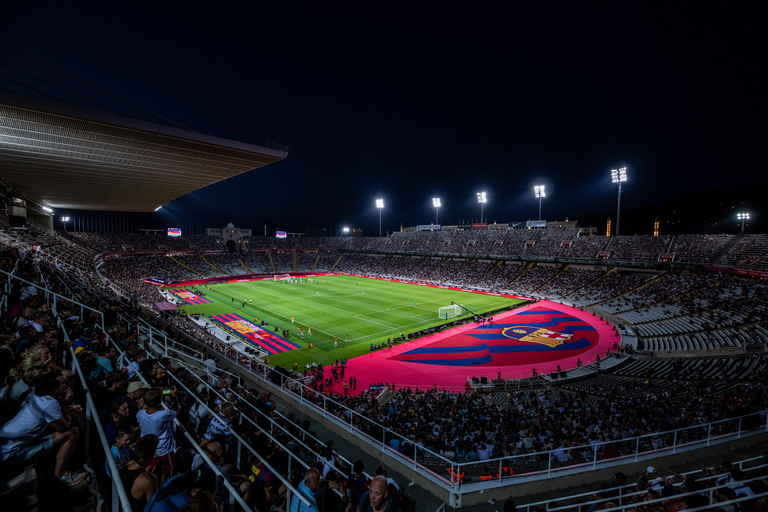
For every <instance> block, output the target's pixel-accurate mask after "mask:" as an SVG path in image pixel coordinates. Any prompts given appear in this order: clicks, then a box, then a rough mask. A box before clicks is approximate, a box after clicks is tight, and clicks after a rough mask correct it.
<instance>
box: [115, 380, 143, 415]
mask: <svg viewBox="0 0 768 512" xmlns="http://www.w3.org/2000/svg"><path fill="white" fill-rule="evenodd" d="M147 389H149V386H148V385H147V384H144V383H143V382H141V381H140V380H135V381H133V382H129V383H128V386H127V388H126V390H125V394H124V395H122V396H118V397H117V398H116V400H120V401H121V402H125V403H126V404H128V412H129V414H128V419H127V420H126V421H127V422H128V423H130V424H131V425H133V426H138V425H139V423H138V421H137V420H136V415H137V414H138V413H139V411H140V410H141V408H142V407H144V401H143V400H142V399H143V398H144V392H145V391H146V390H147Z"/></svg>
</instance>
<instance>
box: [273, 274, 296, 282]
mask: <svg viewBox="0 0 768 512" xmlns="http://www.w3.org/2000/svg"><path fill="white" fill-rule="evenodd" d="M290 277H291V274H274V275H273V276H272V280H273V281H282V280H283V279H288V278H290Z"/></svg>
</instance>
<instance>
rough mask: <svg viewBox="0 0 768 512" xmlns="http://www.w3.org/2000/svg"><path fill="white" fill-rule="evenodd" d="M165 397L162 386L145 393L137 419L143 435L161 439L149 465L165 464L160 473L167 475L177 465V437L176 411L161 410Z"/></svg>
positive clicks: (151, 466) (150, 467) (152, 467)
mask: <svg viewBox="0 0 768 512" xmlns="http://www.w3.org/2000/svg"><path fill="white" fill-rule="evenodd" d="M162 399H163V390H162V388H150V389H148V390H147V392H146V393H144V409H143V410H141V411H139V414H138V415H137V416H136V419H137V420H138V422H139V427H140V428H141V435H142V437H144V436H145V435H147V434H155V435H156V436H157V437H158V439H159V444H158V445H157V450H156V451H155V456H154V458H153V459H152V460H151V461H150V463H149V464H148V465H147V469H149V470H152V469H154V468H155V467H156V466H158V465H160V464H163V467H162V468H161V471H160V474H161V475H162V476H163V477H165V476H166V475H168V474H169V473H170V472H171V470H173V468H174V467H175V466H176V456H175V452H176V439H175V438H174V437H173V420H174V419H176V413H175V412H173V411H165V410H160V403H161V402H162Z"/></svg>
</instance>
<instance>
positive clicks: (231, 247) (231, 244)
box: [224, 240, 240, 254]
mask: <svg viewBox="0 0 768 512" xmlns="http://www.w3.org/2000/svg"><path fill="white" fill-rule="evenodd" d="M224 245H225V246H226V248H227V252H228V253H229V254H237V253H239V252H240V251H239V249H240V247H238V245H237V244H236V243H235V241H234V240H227V242H226V243H225V244H224Z"/></svg>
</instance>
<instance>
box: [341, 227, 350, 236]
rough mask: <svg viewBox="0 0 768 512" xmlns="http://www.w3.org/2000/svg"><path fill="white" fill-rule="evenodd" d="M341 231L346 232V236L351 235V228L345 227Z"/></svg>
mask: <svg viewBox="0 0 768 512" xmlns="http://www.w3.org/2000/svg"><path fill="white" fill-rule="evenodd" d="M341 230H342V231H343V232H344V236H347V234H349V228H348V227H346V226H345V227H343V228H342V229H341Z"/></svg>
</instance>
